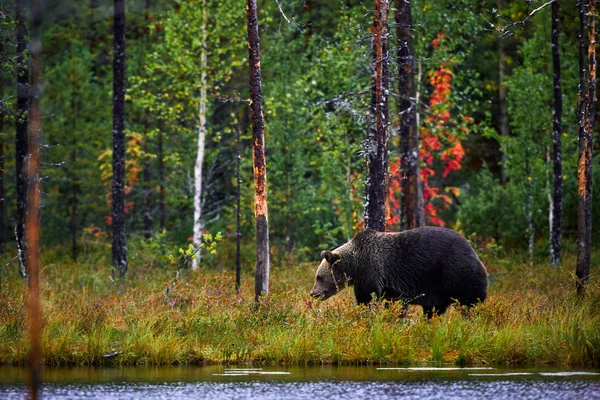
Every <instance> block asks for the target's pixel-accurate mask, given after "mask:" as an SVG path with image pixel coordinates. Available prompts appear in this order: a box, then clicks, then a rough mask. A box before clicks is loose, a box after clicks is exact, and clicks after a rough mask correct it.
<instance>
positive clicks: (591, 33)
mask: <svg viewBox="0 0 600 400" xmlns="http://www.w3.org/2000/svg"><path fill="white" fill-rule="evenodd" d="M582 2H583V0H580V4H579V17H580V19H583V5H582V4H581V3H582ZM587 7H588V13H587V15H588V17H589V19H588V74H587V91H586V95H585V104H584V105H583V107H582V109H583V111H584V112H583V117H582V121H581V122H580V128H581V127H583V130H582V129H580V131H579V132H580V135H579V165H578V168H577V179H578V183H579V184H578V208H577V270H576V274H577V285H576V286H577V292H578V293H579V294H583V293H584V292H585V285H586V284H587V282H588V281H589V278H590V276H589V275H590V255H591V246H592V147H593V143H592V140H593V128H594V119H595V114H594V113H595V109H596V96H595V93H596V2H595V1H592V0H588V1H587ZM583 26H584V22H583V21H580V27H583ZM583 35H584V30H583V29H582V30H581V37H580V51H581V47H582V46H581V45H582V43H581V41H582V40H583ZM581 58H582V57H581V55H580V60H581ZM580 68H581V66H580ZM580 76H581V75H580ZM583 84H584V82H583V81H582V82H580V96H583V91H582V88H583Z"/></svg>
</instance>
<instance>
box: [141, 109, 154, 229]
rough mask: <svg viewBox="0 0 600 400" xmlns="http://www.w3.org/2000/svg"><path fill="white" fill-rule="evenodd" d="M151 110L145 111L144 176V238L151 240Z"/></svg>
mask: <svg viewBox="0 0 600 400" xmlns="http://www.w3.org/2000/svg"><path fill="white" fill-rule="evenodd" d="M149 118H150V110H148V109H146V110H145V111H144V175H143V179H144V181H143V191H144V205H143V213H144V238H146V239H150V237H151V236H152V188H151V183H150V181H151V179H152V176H151V171H150V156H149V154H148V152H149V146H148V142H149V141H150V134H149V132H148V131H149V127H150V121H149Z"/></svg>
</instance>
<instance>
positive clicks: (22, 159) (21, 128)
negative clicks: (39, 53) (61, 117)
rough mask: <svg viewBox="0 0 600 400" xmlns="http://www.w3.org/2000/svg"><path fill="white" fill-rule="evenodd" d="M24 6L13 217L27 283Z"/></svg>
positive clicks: (18, 13)
mask: <svg viewBox="0 0 600 400" xmlns="http://www.w3.org/2000/svg"><path fill="white" fill-rule="evenodd" d="M25 4H26V3H25V2H23V1H20V0H17V2H16V8H15V19H16V34H17V60H16V61H17V115H16V120H17V129H16V140H15V158H16V160H15V161H16V172H15V174H16V178H17V179H16V192H17V193H16V195H17V215H16V227H15V236H16V239H17V248H18V252H19V264H20V267H21V275H22V276H23V277H24V278H25V279H27V239H26V237H25V220H26V215H27V152H28V145H27V142H28V141H27V125H28V124H27V120H28V118H29V63H28V60H27V55H26V50H27V39H26V37H27V27H26V26H25V16H24V11H25V10H24V7H25Z"/></svg>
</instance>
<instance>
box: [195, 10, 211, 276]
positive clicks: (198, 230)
mask: <svg viewBox="0 0 600 400" xmlns="http://www.w3.org/2000/svg"><path fill="white" fill-rule="evenodd" d="M206 17H207V13H206V0H203V1H202V51H201V53H200V69H201V71H202V72H201V75H200V105H199V110H198V111H199V117H200V128H199V130H198V152H197V155H196V163H195V165H194V236H193V244H194V247H195V248H196V249H197V250H198V253H197V257H196V258H195V259H194V260H192V269H193V270H197V269H198V265H199V261H200V245H201V243H202V163H203V162H204V141H205V137H206V68H207V62H206V40H207V36H206Z"/></svg>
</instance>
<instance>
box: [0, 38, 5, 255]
mask: <svg viewBox="0 0 600 400" xmlns="http://www.w3.org/2000/svg"><path fill="white" fill-rule="evenodd" d="M4 57H5V55H4V43H3V42H0V59H3V58H4ZM0 99H4V76H0ZM5 115H6V113H5V112H4V107H1V108H0V133H4V117H5ZM4 196H5V195H4V135H0V254H2V253H3V250H4V243H5V242H6V217H5V214H6V199H5V197H4Z"/></svg>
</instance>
